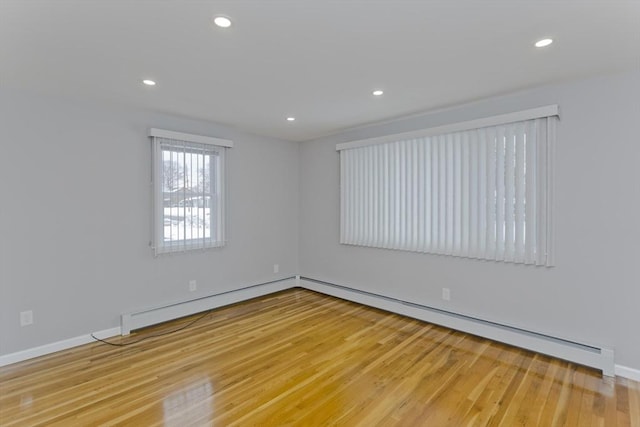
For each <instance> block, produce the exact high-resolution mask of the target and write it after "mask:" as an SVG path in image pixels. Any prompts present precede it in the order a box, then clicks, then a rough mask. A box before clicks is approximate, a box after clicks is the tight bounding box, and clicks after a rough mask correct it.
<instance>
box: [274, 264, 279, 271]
mask: <svg viewBox="0 0 640 427" xmlns="http://www.w3.org/2000/svg"><path fill="white" fill-rule="evenodd" d="M273 272H274V273H279V272H280V264H273Z"/></svg>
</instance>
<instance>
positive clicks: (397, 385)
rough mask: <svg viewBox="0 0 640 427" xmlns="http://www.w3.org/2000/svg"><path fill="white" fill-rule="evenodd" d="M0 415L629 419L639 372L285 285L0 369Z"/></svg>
mask: <svg viewBox="0 0 640 427" xmlns="http://www.w3.org/2000/svg"><path fill="white" fill-rule="evenodd" d="M195 318H197V316H196V317H192V318H187V319H181V320H178V321H174V322H169V323H166V324H163V325H159V326H156V327H153V328H147V329H145V330H143V331H139V332H138V333H136V334H133V335H131V336H130V337H126V338H114V339H113V341H114V342H128V341H134V340H137V339H140V338H141V337H144V336H149V335H150V334H158V333H160V332H163V331H169V330H173V329H176V328H178V327H180V326H183V325H186V324H188V322H189V321H191V320H193V319H195ZM0 425H2V426H38V425H46V426H74V425H81V426H93V425H130V426H181V427H182V426H190V425H219V426H254V425H255V426H285V425H300V426H327V425H344V426H375V425H380V426H387V425H401V426H466V425H476V426H484V425H503V426H520V425H531V426H555V425H558V426H559V425H567V426H591V425H604V426H629V425H631V426H640V385H639V384H638V383H636V382H633V381H628V380H625V379H621V378H617V379H615V380H614V379H611V378H609V379H607V378H605V379H603V378H602V377H601V376H600V375H599V373H598V372H596V371H594V370H591V369H587V368H584V367H579V366H576V365H573V364H570V363H567V362H564V361H560V360H556V359H552V358H549V357H546V356H542V355H538V354H534V353H531V352H528V351H524V350H520V349H517V348H513V347H509V346H506V345H502V344H498V343H495V342H491V341H488V340H484V339H481V338H478V337H474V336H471V335H467V334H464V333H460V332H455V331H452V330H449V329H445V328H441V327H438V326H434V325H431V324H427V323H423V322H420V321H417V320H413V319H410V318H406V317H402V316H399V315H395V314H390V313H386V312H382V311H379V310H376V309H372V308H368V307H365V306H361V305H358V304H353V303H350V302H346V301H342V300H339V299H335V298H331V297H327V296H324V295H321V294H317V293H313V292H310V291H305V290H299V289H296V290H290V291H286V292H282V293H278V294H274V295H270V296H267V297H263V298H259V299H255V300H251V301H248V302H245V303H241V304H236V305H233V306H230V307H225V308H222V309H218V310H216V311H213V312H211V313H210V314H208V315H206V316H205V317H204V318H202V319H201V320H199V321H198V322H196V323H195V324H193V325H191V326H189V327H188V328H186V329H185V330H183V331H180V332H177V333H175V334H171V335H165V336H162V337H157V338H152V339H148V340H145V341H142V342H140V343H138V344H135V345H133V346H129V347H111V346H107V345H105V344H100V343H95V344H88V345H85V346H82V347H77V348H75V349H72V350H68V351H63V352H60V353H56V354H54V355H50V356H45V357H42V358H39V359H34V360H32V361H27V362H23V363H19V364H15V365H11V366H7V367H4V368H0Z"/></svg>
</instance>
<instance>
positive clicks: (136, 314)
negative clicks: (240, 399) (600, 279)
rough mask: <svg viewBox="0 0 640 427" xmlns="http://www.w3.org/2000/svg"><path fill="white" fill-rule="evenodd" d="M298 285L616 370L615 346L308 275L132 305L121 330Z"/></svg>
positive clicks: (609, 371)
mask: <svg viewBox="0 0 640 427" xmlns="http://www.w3.org/2000/svg"><path fill="white" fill-rule="evenodd" d="M294 287H301V288H305V289H309V290H311V291H316V292H320V293H323V294H326V295H331V296H334V297H337V298H342V299H345V300H348V301H353V302H356V303H359V304H364V305H367V306H370V307H375V308H379V309H381V310H386V311H390V312H393V313H398V314H401V315H404V316H408V317H412V318H415V319H419V320H423V321H425V322H429V323H434V324H436V325H441V326H445V327H447V328H451V329H455V330H458V331H462V332H467V333H470V334H473V335H477V336H480V337H484V338H488V339H491V340H494V341H499V342H502V343H505V344H509V345H513V346H515V347H520V348H524V349H527V350H531V351H535V352H538V353H542V354H546V355H549V356H553V357H557V358H559V359H564V360H568V361H570V362H574V363H578V364H580V365H585V366H589V367H592V368H596V369H599V370H601V371H602V373H603V375H606V376H615V371H614V370H615V362H614V353H613V349H610V348H605V347H601V346H597V345H591V344H585V343H577V342H574V341H570V340H566V339H561V338H557V337H552V336H548V335H545V334H542V333H538V332H532V331H527V330H524V329H519V328H516V327H513V326H507V325H502V324H498V323H494V322H489V321H486V320H482V319H476V318H473V317H470V316H465V315H461V314H457V313H452V312H448V311H446V310H442V309H438V308H434V307H427V306H423V305H419V304H415V303H410V302H407V301H402V300H399V299H395V298H390V297H386V296H383V295H378V294H374V293H370V292H366V291H361V290H357V289H353V288H349V287H347V286H342V285H338V284H334V283H329V282H325V281H321V280H316V279H312V278H309V277H299V276H296V277H288V278H284V279H280V280H276V281H273V282H266V283H261V284H257V285H252V286H248V287H245V288H242V289H238V290H233V291H229V292H222V293H219V294H214V295H208V296H204V297H201V298H196V299H193V300H189V301H184V302H178V303H175V304H168V305H164V306H157V307H151V308H146V309H143V310H137V311H131V312H129V313H125V314H123V315H122V316H121V330H122V335H128V334H129V333H130V332H131V331H132V330H135V329H140V328H144V327H146V326H150V325H155V324H158V323H162V322H166V321H169V320H173V319H177V318H180V317H184V316H189V315H192V314H196V313H200V312H203V311H207V310H211V309H212V308H217V307H222V306H225V305H229V304H234V303H237V302H241V301H246V300H248V299H251V298H255V297H259V296H263V295H268V294H271V293H274V292H278V291H283V290H286V289H291V288H294Z"/></svg>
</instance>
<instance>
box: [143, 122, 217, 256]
mask: <svg viewBox="0 0 640 427" xmlns="http://www.w3.org/2000/svg"><path fill="white" fill-rule="evenodd" d="M167 132H168V131H167ZM152 136H153V138H152V149H153V182H154V197H153V204H154V244H153V246H154V249H155V252H156V254H160V253H167V252H177V251H186V250H193V249H205V248H210V247H218V246H223V245H224V243H225V227H224V217H225V215H224V213H225V211H224V201H225V197H224V188H225V186H224V163H225V162H224V160H225V147H223V146H218V145H214V144H211V143H209V142H208V141H205V142H202V141H187V140H185V139H186V138H184V139H175V136H176V135H173V134H169V135H167V134H166V133H162V132H160V133H159V135H158V134H155V135H153V134H152ZM166 136H170V137H166ZM177 136H179V135H177ZM187 136H188V135H187ZM205 138H206V137H200V140H204V139H205ZM194 139H195V138H194Z"/></svg>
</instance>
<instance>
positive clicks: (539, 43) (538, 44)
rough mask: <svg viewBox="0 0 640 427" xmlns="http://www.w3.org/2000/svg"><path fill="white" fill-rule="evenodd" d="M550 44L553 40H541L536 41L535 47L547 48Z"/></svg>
mask: <svg viewBox="0 0 640 427" xmlns="http://www.w3.org/2000/svg"><path fill="white" fill-rule="evenodd" d="M551 43H553V40H551V39H542V40H538V41H537V42H536V47H545V46H549V45H550V44H551Z"/></svg>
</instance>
